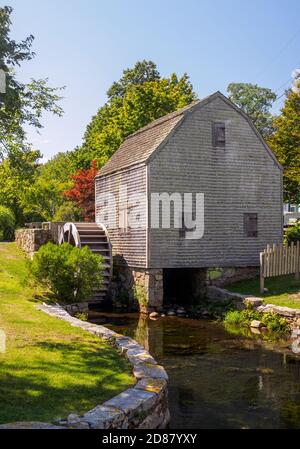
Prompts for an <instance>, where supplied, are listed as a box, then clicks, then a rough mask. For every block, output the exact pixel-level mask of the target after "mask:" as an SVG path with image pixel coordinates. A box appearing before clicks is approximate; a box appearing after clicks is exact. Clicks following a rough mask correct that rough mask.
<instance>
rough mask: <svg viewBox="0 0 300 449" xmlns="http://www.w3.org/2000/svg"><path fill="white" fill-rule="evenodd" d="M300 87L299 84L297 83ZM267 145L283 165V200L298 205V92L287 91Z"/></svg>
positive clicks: (299, 156) (299, 145)
mask: <svg viewBox="0 0 300 449" xmlns="http://www.w3.org/2000/svg"><path fill="white" fill-rule="evenodd" d="M299 87H300V82H299ZM273 126H274V128H275V132H274V134H272V136H271V137H270V138H269V140H268V143H269V145H270V147H271V148H272V150H273V151H274V153H275V154H276V156H277V158H278V160H279V162H280V163H281V164H282V165H283V168H284V172H283V182H284V199H285V201H287V202H290V203H296V204H298V203H300V90H299V89H295V90H294V91H293V90H290V91H287V95H286V100H285V103H284V106H283V108H282V109H281V114H280V115H279V116H278V117H276V118H275V119H274V122H273Z"/></svg>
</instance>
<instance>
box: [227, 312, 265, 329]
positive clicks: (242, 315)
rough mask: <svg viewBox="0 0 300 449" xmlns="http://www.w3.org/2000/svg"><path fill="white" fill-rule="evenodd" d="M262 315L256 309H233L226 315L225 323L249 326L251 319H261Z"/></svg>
mask: <svg viewBox="0 0 300 449" xmlns="http://www.w3.org/2000/svg"><path fill="white" fill-rule="evenodd" d="M260 318H261V315H260V313H259V312H256V310H251V309H244V310H241V311H239V310H231V311H229V312H227V313H226V315H225V317H224V324H225V325H229V326H239V327H243V326H249V325H250V323H251V321H253V320H260Z"/></svg>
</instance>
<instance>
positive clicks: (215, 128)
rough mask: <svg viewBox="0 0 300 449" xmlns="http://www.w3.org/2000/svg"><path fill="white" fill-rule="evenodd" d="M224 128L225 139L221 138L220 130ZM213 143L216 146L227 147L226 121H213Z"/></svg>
mask: <svg viewBox="0 0 300 449" xmlns="http://www.w3.org/2000/svg"><path fill="white" fill-rule="evenodd" d="M219 129H224V140H220V138H219V135H218V130H219ZM212 144H213V147H214V148H221V149H223V150H224V149H225V148H226V124H225V122H213V123H212Z"/></svg>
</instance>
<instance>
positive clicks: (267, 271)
mask: <svg viewBox="0 0 300 449" xmlns="http://www.w3.org/2000/svg"><path fill="white" fill-rule="evenodd" d="M299 264H300V245H299V242H297V243H296V244H295V243H291V244H290V245H289V246H287V245H273V246H270V245H268V246H267V248H266V249H265V250H264V251H263V252H262V253H260V292H261V293H263V292H264V285H265V278H269V277H274V276H281V275H284V274H295V277H296V279H299Z"/></svg>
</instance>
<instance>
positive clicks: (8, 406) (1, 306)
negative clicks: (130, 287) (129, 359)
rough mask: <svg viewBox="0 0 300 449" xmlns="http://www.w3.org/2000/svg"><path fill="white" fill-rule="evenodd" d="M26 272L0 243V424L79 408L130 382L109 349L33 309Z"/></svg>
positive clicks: (17, 254)
mask: <svg viewBox="0 0 300 449" xmlns="http://www.w3.org/2000/svg"><path fill="white" fill-rule="evenodd" d="M27 277H28V273H27V268H26V261H25V257H24V256H23V254H22V253H21V251H20V250H18V249H17V247H16V246H15V244H14V243H7V244H0V331H4V333H5V335H6V348H5V351H4V352H1V344H0V404H1V407H0V423H5V422H12V421H21V420H23V421H33V420H38V421H49V420H53V419H55V418H58V417H65V416H66V415H68V414H69V413H71V412H76V413H82V412H84V411H86V410H88V409H90V408H92V407H94V406H95V405H97V404H100V403H102V402H103V401H105V400H107V399H109V398H111V397H112V396H114V395H116V394H118V393H119V392H120V391H122V390H124V389H126V388H128V386H131V385H132V384H133V382H134V380H133V377H132V376H131V374H130V367H129V366H128V365H127V363H126V361H125V359H124V358H122V357H120V355H119V354H118V353H117V351H116V350H115V349H113V348H112V347H111V346H109V345H108V344H107V343H105V342H103V341H101V340H100V339H99V338H98V337H94V336H93V335H91V334H89V333H87V332H85V331H83V330H81V329H77V328H74V327H72V326H70V325H69V324H68V323H65V322H63V321H60V320H58V319H56V318H52V317H49V316H47V315H45V314H44V313H42V312H40V311H37V310H36V309H35V305H36V304H37V299H35V295H36V294H37V293H38V292H37V291H35V290H34V288H32V287H29V286H28V285H26V280H27ZM1 333H2V335H3V332H1ZM0 337H1V335H0ZM0 343H1V342H0ZM2 346H3V345H2ZM3 349H4V348H3V347H2V350H3Z"/></svg>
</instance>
